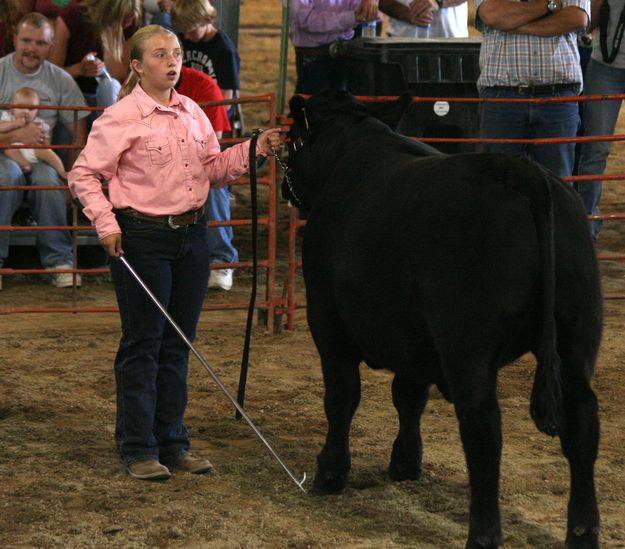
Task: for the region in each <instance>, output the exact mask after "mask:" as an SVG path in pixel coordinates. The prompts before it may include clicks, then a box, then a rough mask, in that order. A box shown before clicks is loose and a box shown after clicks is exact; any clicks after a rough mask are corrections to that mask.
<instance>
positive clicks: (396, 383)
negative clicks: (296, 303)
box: [283, 94, 602, 548]
mask: <svg viewBox="0 0 625 549" xmlns="http://www.w3.org/2000/svg"><path fill="white" fill-rule="evenodd" d="M290 107H291V113H292V116H293V118H294V124H293V127H292V137H293V139H294V144H295V142H296V141H297V142H298V143H297V144H299V145H301V148H299V150H297V151H295V150H292V151H291V154H290V159H289V170H288V171H287V177H285V182H284V183H283V194H284V196H285V198H288V199H289V200H291V202H293V203H294V204H295V205H298V204H299V205H301V206H303V207H304V208H306V209H308V210H309V217H308V222H307V225H306V228H305V232H304V241H303V250H302V255H303V271H304V278H305V282H306V292H307V303H308V323H309V325H310V330H311V332H312V336H313V338H314V341H315V344H316V346H317V349H318V351H319V355H320V357H321V364H322V368H323V378H324V383H325V399H324V404H325V412H326V416H327V420H328V433H327V438H326V442H325V446H324V447H323V449H322V451H321V453H320V454H319V456H318V459H317V461H318V469H317V474H316V477H315V481H314V491H316V492H317V493H321V494H335V493H341V492H343V490H344V489H345V486H346V483H347V480H348V476H349V470H350V466H351V463H350V452H349V428H350V422H351V419H352V416H353V414H354V412H355V410H356V408H357V406H358V403H359V400H360V377H359V370H358V366H359V363H360V362H361V361H365V362H366V363H367V364H368V365H369V366H370V367H372V368H386V369H388V370H390V371H392V372H394V374H395V377H394V380H393V384H392V393H393V403H394V404H395V407H396V408H397V413H398V415H399V433H398V435H397V438H396V439H395V442H394V444H393V450H392V454H391V458H390V465H389V468H388V473H389V475H390V477H391V478H392V479H393V480H404V479H418V478H419V475H420V473H421V459H422V443H421V436H420V432H419V424H420V418H421V414H422V412H423V410H424V408H425V405H426V402H427V399H428V390H429V387H430V385H432V384H436V385H437V386H438V387H439V388H440V390H441V392H442V393H443V394H444V395H445V397H446V398H448V399H449V400H450V401H451V402H452V403H453V405H454V407H455V412H456V416H457V418H458V422H459V424H460V434H461V438H462V444H463V448H464V452H465V456H466V460H467V467H468V471H469V480H470V488H471V504H470V525H469V534H468V541H467V544H466V546H467V547H497V546H499V545H500V544H501V543H502V533H501V523H500V514H499V504H498V484H499V464H500V458H501V422H500V411H499V407H498V403H497V396H496V384H497V372H498V371H499V369H500V368H501V367H502V366H504V365H506V364H509V363H510V362H512V361H514V360H515V359H516V358H518V357H520V356H521V355H523V354H524V353H526V352H532V353H533V354H534V355H535V356H536V358H537V368H536V376H535V380H534V385H533V390H532V396H531V404H530V410H531V414H532V417H533V418H534V421H535V423H536V425H537V427H538V428H539V429H540V430H541V431H543V432H545V433H548V434H549V435H552V436H554V435H559V437H560V441H561V446H562V451H563V453H564V455H565V456H566V458H567V459H568V462H569V465H570V473H571V491H570V501H569V506H568V528H567V538H566V543H567V546H568V547H571V548H582V547H583V548H592V547H598V531H599V511H598V509H597V503H596V497H595V488H594V463H595V459H596V455H597V446H598V439H599V421H598V417H597V400H596V397H595V395H594V393H593V391H592V389H591V384H590V381H591V377H592V374H593V369H594V365H595V360H596V357H597V352H598V347H599V342H600V338H601V322H602V305H601V290H600V282H599V274H598V268H597V262H596V257H595V251H594V246H593V242H592V239H591V233H590V229H589V226H588V222H587V220H586V215H585V213H584V209H583V208H582V206H581V203H580V201H579V199H578V197H577V196H576V193H575V192H574V191H572V190H571V189H570V188H569V187H567V186H566V185H565V184H563V183H562V181H561V180H560V179H558V178H557V177H555V176H554V175H553V174H551V173H549V172H547V171H546V170H544V169H543V168H541V167H540V166H539V165H537V164H536V163H533V162H531V161H528V160H526V159H522V158H518V157H513V156H508V155H498V154H459V155H453V156H446V155H441V154H437V153H436V151H434V150H433V149H431V148H429V147H427V146H425V145H422V144H418V143H416V142H414V141H412V140H410V139H407V138H406V137H403V136H401V135H399V134H397V133H395V132H393V131H392V130H391V129H389V127H388V126H386V125H385V124H384V123H382V122H380V121H379V120H378V119H376V118H375V117H374V116H373V115H372V110H370V108H367V107H365V106H364V105H362V104H360V103H358V102H357V101H356V100H355V99H354V98H353V97H351V96H350V95H348V94H338V95H319V96H316V97H313V98H311V99H309V100H308V101H305V100H304V99H303V98H301V97H297V96H296V97H294V98H293V99H292V100H291V104H290ZM298 137H299V138H301V140H300V139H296V138H298ZM294 149H295V147H294Z"/></svg>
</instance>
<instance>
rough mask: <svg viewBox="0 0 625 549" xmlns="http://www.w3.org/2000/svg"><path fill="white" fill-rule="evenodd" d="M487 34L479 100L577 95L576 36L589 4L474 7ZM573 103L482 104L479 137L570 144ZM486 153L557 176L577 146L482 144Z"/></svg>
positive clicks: (481, 1)
mask: <svg viewBox="0 0 625 549" xmlns="http://www.w3.org/2000/svg"><path fill="white" fill-rule="evenodd" d="M475 13H476V16H475V26H476V28H477V29H478V30H480V31H481V32H482V33H483V34H484V40H483V43H482V48H481V51H480V69H481V73H480V77H479V79H478V81H477V86H478V90H479V92H480V96H481V97H484V98H533V97H540V98H544V97H569V96H576V95H579V93H580V91H581V89H582V71H581V67H580V64H579V53H578V50H577V36H578V34H583V33H584V31H585V30H586V28H587V27H588V25H589V22H590V0H527V1H518V0H475ZM578 126H579V110H578V104H577V102H574V101H571V102H566V103H551V104H549V103H545V104H540V103H485V104H484V105H483V119H482V137H484V138H497V139H532V138H547V137H574V136H575V135H576V134H577V129H578ZM484 149H485V150H486V151H489V152H509V153H514V154H527V155H528V156H530V157H532V158H533V159H534V160H536V161H537V162H540V163H541V164H542V165H544V166H546V167H547V168H549V169H551V170H552V171H553V172H555V173H556V174H558V175H560V176H568V175H571V174H572V172H573V163H574V157H575V145H574V144H573V143H571V144H568V143H567V144H558V145H522V144H521V145H518V144H514V143H510V144H508V143H505V144H499V143H496V144H492V143H491V144H485V145H484Z"/></svg>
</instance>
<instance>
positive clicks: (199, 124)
mask: <svg viewBox="0 0 625 549" xmlns="http://www.w3.org/2000/svg"><path fill="white" fill-rule="evenodd" d="M248 149H249V143H247V142H246V143H239V144H237V145H235V146H233V147H230V148H229V149H226V150H225V151H224V152H221V149H220V147H219V142H218V141H217V137H216V136H215V132H214V131H213V128H212V126H211V123H210V122H209V120H208V118H207V117H206V115H205V114H204V112H203V111H202V109H200V107H198V106H197V104H196V103H195V102H193V101H192V100H191V99H189V98H188V97H185V96H183V95H179V94H178V93H176V91H175V90H172V92H171V101H170V104H169V106H168V107H164V106H162V105H160V104H158V103H157V102H156V101H154V100H153V99H152V98H151V97H150V96H149V95H148V94H147V93H145V92H144V91H143V89H142V88H141V86H140V85H137V86H136V87H135V88H134V89H133V91H132V92H131V93H130V94H129V95H128V96H126V97H124V98H123V99H122V100H120V101H119V102H118V103H116V104H114V105H112V106H111V107H109V108H108V109H106V110H105V111H104V112H103V113H102V115H101V116H100V117H99V118H98V119H97V120H96V121H95V123H94V124H93V127H92V129H91V132H90V134H89V139H88V140H87V144H86V146H85V148H84V149H83V151H82V152H81V153H80V155H79V157H78V159H77V160H76V162H75V163H74V167H73V168H72V170H71V171H70V172H69V174H68V183H69V188H70V190H71V192H72V194H73V195H74V196H75V197H77V198H78V200H80V203H81V204H82V205H83V208H84V212H85V215H86V216H87V217H88V218H89V219H90V220H91V222H92V223H93V225H94V226H95V228H96V231H97V233H98V237H99V238H104V237H105V236H108V235H111V234H114V233H121V230H120V228H119V225H118V223H117V220H116V218H115V214H114V213H113V211H112V210H113V209H124V208H133V209H135V210H137V211H138V212H141V213H143V214H146V215H154V216H162V215H177V214H181V213H184V212H187V211H189V210H196V209H198V208H200V207H201V206H202V205H203V204H204V202H206V198H207V196H208V190H209V188H210V186H211V185H214V186H215V187H220V186H223V185H225V184H227V183H228V182H230V181H232V180H234V179H237V178H238V177H240V176H242V175H243V174H245V173H246V172H247V170H248ZM257 153H258V154H262V152H261V151H260V148H257ZM102 179H107V180H108V186H109V198H108V200H107V198H106V197H105V195H104V193H103V191H102V184H101V180H102Z"/></svg>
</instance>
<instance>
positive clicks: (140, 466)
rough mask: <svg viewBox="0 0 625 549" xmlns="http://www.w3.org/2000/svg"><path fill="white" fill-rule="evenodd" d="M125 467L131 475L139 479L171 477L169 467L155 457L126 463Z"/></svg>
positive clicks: (165, 478) (164, 478)
mask: <svg viewBox="0 0 625 549" xmlns="http://www.w3.org/2000/svg"><path fill="white" fill-rule="evenodd" d="M125 469H126V472H127V473H128V474H129V475H130V476H131V477H133V478H138V479H139V480H167V479H168V478H169V477H171V473H170V472H169V469H168V468H167V467H165V466H164V465H162V464H160V463H159V462H158V460H156V459H148V460H145V461H137V462H135V463H131V464H130V465H126V467H125Z"/></svg>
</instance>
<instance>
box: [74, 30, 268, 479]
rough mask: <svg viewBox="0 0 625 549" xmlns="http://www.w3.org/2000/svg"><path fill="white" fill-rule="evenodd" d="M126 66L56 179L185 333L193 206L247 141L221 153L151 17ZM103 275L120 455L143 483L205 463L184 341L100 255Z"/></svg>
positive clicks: (197, 270) (199, 249)
mask: <svg viewBox="0 0 625 549" xmlns="http://www.w3.org/2000/svg"><path fill="white" fill-rule="evenodd" d="M130 65H131V74H130V77H129V80H128V82H127V84H126V86H125V88H124V89H123V90H122V94H121V95H122V99H120V101H119V102H118V103H116V104H114V105H112V106H111V107H109V108H107V109H106V110H105V111H104V113H103V114H102V116H100V117H99V118H98V119H97V120H96V122H95V123H94V125H93V128H92V130H91V132H90V135H89V139H88V141H87V145H86V146H85V148H84V149H83V151H82V153H81V154H80V156H79V157H78V159H77V160H76V162H75V164H74V167H73V169H72V170H71V172H70V173H69V175H68V182H69V186H70V189H71V191H72V194H73V195H74V196H76V197H77V198H78V199H79V200H80V202H81V204H82V205H83V207H84V212H85V214H86V215H87V216H88V217H89V219H90V220H91V221H92V223H93V224H94V226H95V228H96V231H97V233H98V236H99V238H100V242H101V243H102V246H103V247H104V249H105V250H106V251H107V253H108V254H109V255H110V256H112V257H119V256H120V255H121V254H122V253H123V254H124V256H125V257H126V258H127V260H128V262H129V263H130V265H132V266H133V267H134V269H135V270H136V271H137V272H138V274H139V276H140V277H141V278H142V279H143V280H144V281H145V283H146V284H147V285H148V287H149V288H150V289H151V290H152V292H153V293H154V294H155V295H156V297H157V298H158V299H159V301H160V302H161V303H163V304H164V305H165V307H167V310H168V312H169V313H170V314H171V316H172V317H173V318H174V320H175V321H176V323H177V324H178V325H179V326H180V327H181V328H182V330H183V331H184V332H185V334H186V336H187V337H188V338H189V339H190V340H193V338H194V336H195V328H196V324H197V321H198V319H199V315H200V311H201V308H202V302H203V299H204V295H205V292H206V286H207V281H208V274H209V250H208V246H207V228H206V221H205V217H204V211H203V207H204V202H205V201H206V197H207V195H208V192H209V187H210V186H211V185H214V186H216V187H219V186H223V185H226V184H227V183H229V182H230V181H232V180H234V179H237V178H238V177H240V176H241V175H243V174H244V173H246V172H247V169H248V149H249V142H246V143H241V144H238V145H235V146H233V147H231V148H229V149H226V150H225V151H224V152H221V150H220V147H219V143H218V141H217V137H216V136H215V132H214V131H213V128H212V126H211V123H210V122H209V120H208V118H207V117H206V115H205V114H204V112H203V111H202V109H200V107H198V106H197V105H196V104H195V103H194V102H193V101H191V100H190V99H188V98H187V97H184V96H182V95H179V94H178V93H177V92H176V91H175V90H174V89H173V88H174V84H175V83H176V81H177V80H178V77H179V75H180V67H181V65H182V50H181V48H180V44H179V42H178V39H177V38H176V35H175V34H173V33H171V32H170V31H168V30H166V29H164V28H163V27H160V26H157V25H149V26H147V27H143V28H142V29H140V30H139V31H137V32H136V33H135V34H134V36H133V37H132V39H131V63H130ZM137 84H138V85H137ZM279 144H280V135H279V129H277V128H275V129H270V130H267V131H265V132H263V133H262V134H261V135H260V137H259V139H258V144H257V152H258V153H259V154H262V155H266V154H267V153H269V152H270V150H271V149H272V148H273V147H277V146H279ZM103 179H106V180H108V185H109V195H108V198H107V197H106V196H105V195H104V193H103V192H102V185H101V181H102V180H103ZM111 274H112V277H113V284H114V286H115V291H116V294H117V301H118V304H119V311H120V316H121V320H122V338H121V342H120V346H119V350H118V352H117V357H116V359H115V378H116V382H117V417H116V428H115V440H116V444H117V448H118V451H119V456H120V461H121V463H122V465H123V466H124V468H125V470H126V471H127V472H128V473H129V474H130V475H131V476H133V477H134V478H139V479H145V480H157V479H167V478H169V477H170V475H171V473H170V470H169V468H168V467H167V466H169V467H170V468H174V469H178V470H182V471H187V472H191V473H206V472H208V471H210V470H211V469H212V466H211V464H210V463H209V461H208V460H207V459H203V458H201V457H196V456H194V455H192V454H190V453H189V437H188V433H187V429H186V427H185V425H184V422H183V416H184V411H185V407H186V403H187V369H188V355H189V352H188V349H187V347H186V345H185V344H184V342H183V341H182V339H181V338H180V336H179V335H178V334H177V333H176V332H175V331H174V329H173V328H171V326H170V325H169V324H168V323H166V321H165V318H164V317H163V316H162V315H161V314H160V313H159V312H158V310H157V308H156V306H155V305H154V304H153V303H152V302H151V300H150V299H149V297H148V296H147V295H146V293H145V292H144V291H143V289H142V288H141V287H140V286H139V285H138V284H137V283H136V281H135V280H134V279H133V277H132V276H131V275H130V274H129V273H127V271H126V270H125V268H124V266H123V265H122V264H121V262H119V261H112V262H111Z"/></svg>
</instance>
